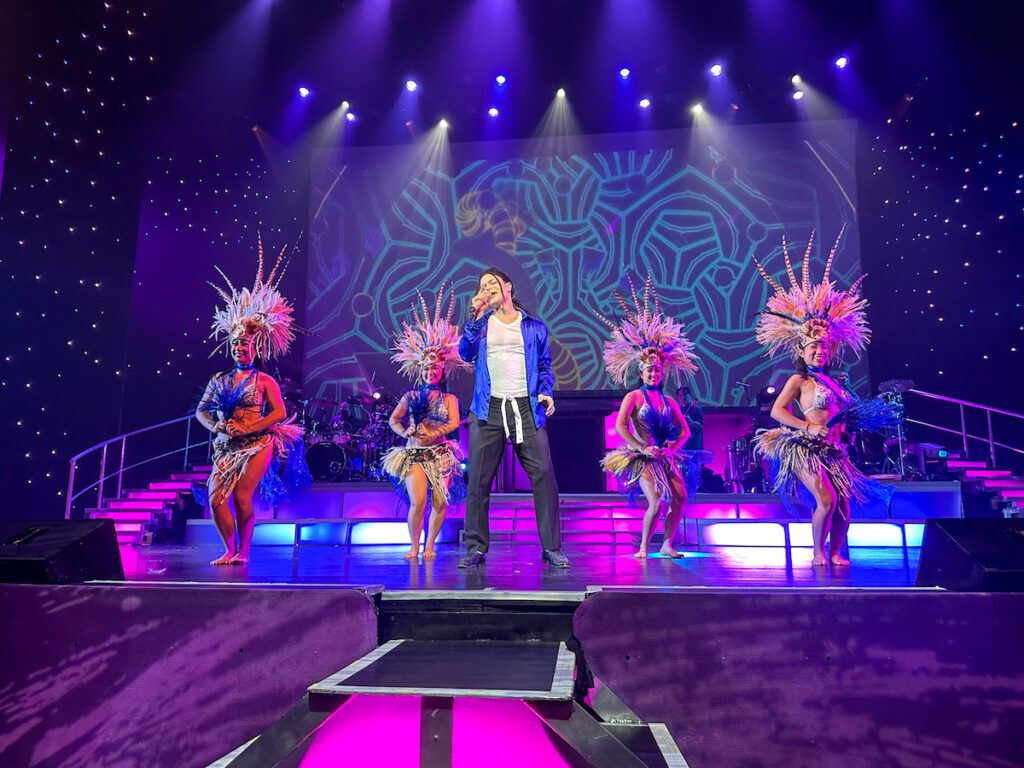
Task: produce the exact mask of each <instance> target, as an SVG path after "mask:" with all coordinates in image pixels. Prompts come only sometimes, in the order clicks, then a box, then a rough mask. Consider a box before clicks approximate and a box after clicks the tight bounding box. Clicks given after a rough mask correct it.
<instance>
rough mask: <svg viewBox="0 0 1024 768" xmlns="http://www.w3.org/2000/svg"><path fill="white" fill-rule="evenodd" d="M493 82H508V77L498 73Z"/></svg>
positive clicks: (499, 83) (500, 83)
mask: <svg viewBox="0 0 1024 768" xmlns="http://www.w3.org/2000/svg"><path fill="white" fill-rule="evenodd" d="M494 82H495V83H497V84H498V85H504V84H505V83H507V82H508V78H507V77H505V76H504V75H498V76H497V77H495V78H494Z"/></svg>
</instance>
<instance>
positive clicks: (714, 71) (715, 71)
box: [708, 64, 722, 77]
mask: <svg viewBox="0 0 1024 768" xmlns="http://www.w3.org/2000/svg"><path fill="white" fill-rule="evenodd" d="M708 72H709V73H710V74H711V76H712V77H718V76H719V75H721V74H722V65H721V64H712V65H711V69H709V70H708Z"/></svg>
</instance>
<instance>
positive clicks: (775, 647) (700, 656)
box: [574, 590, 1024, 768]
mask: <svg viewBox="0 0 1024 768" xmlns="http://www.w3.org/2000/svg"><path fill="white" fill-rule="evenodd" d="M574 627H575V633H576V636H577V637H578V638H579V639H580V641H581V642H582V644H583V649H584V653H585V656H586V663H587V664H588V665H589V667H590V668H591V669H592V670H593V672H594V673H595V674H596V675H597V676H598V677H599V678H600V679H601V680H602V681H603V682H604V683H606V684H607V685H608V686H609V687H610V688H611V689H612V690H613V691H614V692H615V693H616V694H618V696H619V697H620V698H621V699H622V700H623V701H624V702H625V703H626V704H627V705H628V706H629V707H630V708H632V709H633V710H634V711H635V712H636V713H637V714H638V715H640V716H641V717H642V718H644V719H645V720H647V721H648V722H651V721H654V722H664V723H665V724H666V725H668V727H669V730H670V731H671V732H672V735H673V736H674V737H675V740H676V743H677V744H678V745H679V748H680V750H681V751H682V753H683V755H684V757H685V758H686V760H687V761H688V762H689V764H690V766H691V767H692V768H712V767H713V768H722V767H726V768H728V767H729V766H737V767H738V768H739V767H742V768H761V767H764V768H777V767H778V766H787V767H788V766H809V767H810V766H814V767H815V768H821V767H823V766H837V767H838V768H888V767H889V766H907V767H908V768H909V767H910V766H914V767H915V768H916V767H917V766H922V767H923V766H930V767H934V766H951V767H952V766H957V767H958V768H960V767H962V766H986V767H987V766H993V767H994V766H1019V765H1022V764H1024V594H978V593H975V594H959V593H948V592H941V591H933V590H906V591H896V592H883V591H864V590H789V591H784V592H761V593H753V592H750V591H731V592H715V591H711V590H701V591H678V592H661V593H655V592H647V593H636V592H634V593H629V592H624V591H618V592H614V591H613V592H602V593H597V594H594V595H591V596H589V597H588V598H587V599H586V600H585V601H584V602H583V604H582V605H581V606H580V607H579V609H578V610H577V612H576V616H575V620H574Z"/></svg>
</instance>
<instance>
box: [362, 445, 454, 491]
mask: <svg viewBox="0 0 1024 768" xmlns="http://www.w3.org/2000/svg"><path fill="white" fill-rule="evenodd" d="M459 459H460V456H459V446H458V444H457V443H454V442H451V441H445V442H441V443H436V444H434V445H428V446H423V447H418V448H407V447H405V446H397V447H395V448H392V449H391V450H390V451H388V452H387V453H385V454H384V456H382V457H381V460H380V463H381V467H383V469H384V471H385V472H387V473H388V475H390V476H391V478H392V482H393V483H394V486H395V490H396V491H398V493H399V495H401V496H402V497H403V498H404V499H406V501H408V499H409V492H408V491H407V490H406V488H405V476H406V475H408V474H409V470H410V469H411V468H412V466H413V465H414V464H417V465H419V467H420V469H422V470H423V474H424V475H426V476H427V482H428V483H429V484H430V487H431V489H433V490H436V491H440V492H441V495H442V496H443V497H444V501H445V504H458V503H459V502H461V501H463V500H464V499H465V498H466V483H465V481H464V480H463V478H462V469H461V467H460V466H459Z"/></svg>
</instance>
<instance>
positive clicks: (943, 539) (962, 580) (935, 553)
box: [917, 519, 1024, 592]
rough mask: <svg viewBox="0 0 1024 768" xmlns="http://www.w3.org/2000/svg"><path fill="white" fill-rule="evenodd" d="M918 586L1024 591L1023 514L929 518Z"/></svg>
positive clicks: (990, 590) (925, 531) (919, 568)
mask: <svg viewBox="0 0 1024 768" xmlns="http://www.w3.org/2000/svg"><path fill="white" fill-rule="evenodd" d="M917 586H919V587H936V586H937V587H943V588H944V589H950V590H955V591H958V592H1024V520H1021V519H1009V520H960V519H932V520H928V521H927V523H926V524H925V529H924V542H923V543H922V545H921V560H920V563H919V565H918V567H917Z"/></svg>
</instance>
